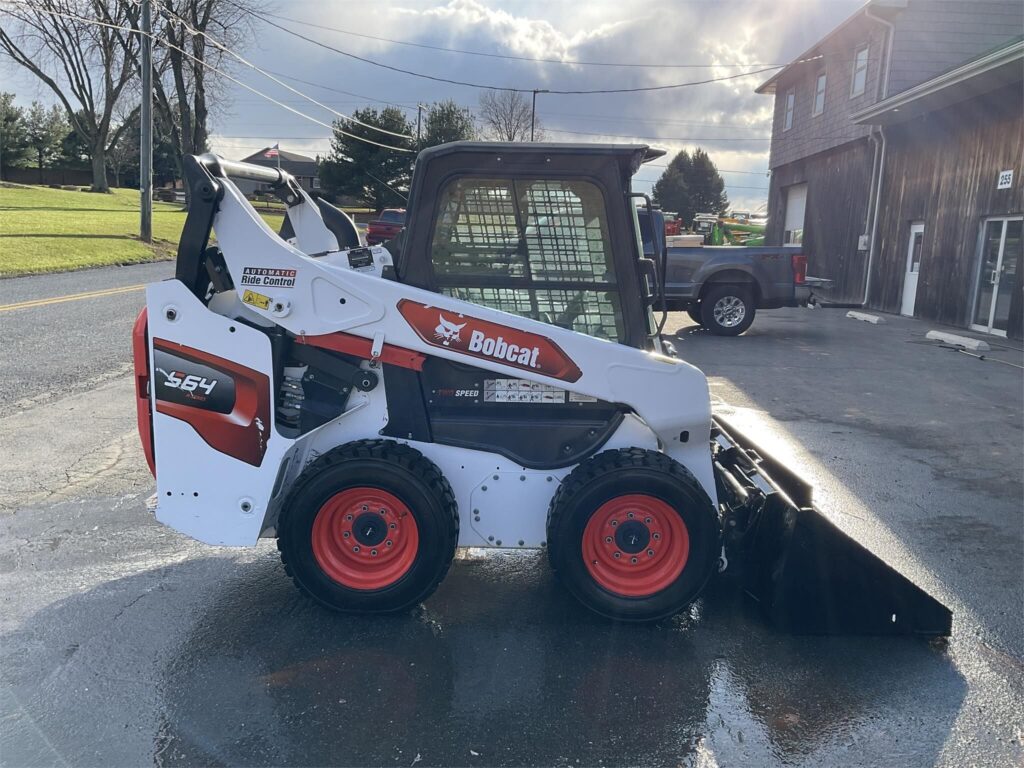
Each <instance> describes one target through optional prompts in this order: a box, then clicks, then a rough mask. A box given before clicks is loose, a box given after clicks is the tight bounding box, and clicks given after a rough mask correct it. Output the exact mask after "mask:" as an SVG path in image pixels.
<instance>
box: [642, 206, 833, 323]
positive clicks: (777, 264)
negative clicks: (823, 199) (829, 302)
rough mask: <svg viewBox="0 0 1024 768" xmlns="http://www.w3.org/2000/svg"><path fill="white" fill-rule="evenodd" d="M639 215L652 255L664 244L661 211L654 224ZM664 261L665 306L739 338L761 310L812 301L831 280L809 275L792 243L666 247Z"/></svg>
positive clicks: (646, 249)
mask: <svg viewBox="0 0 1024 768" xmlns="http://www.w3.org/2000/svg"><path fill="white" fill-rule="evenodd" d="M637 214H638V215H639V217H640V232H641V235H642V236H643V241H644V255H645V256H647V257H648V258H655V255H656V254H658V253H660V251H661V249H662V248H664V247H665V236H664V234H663V233H664V231H665V225H664V222H663V221H662V214H661V212H660V211H652V214H653V216H654V227H653V228H652V227H651V223H650V220H649V217H648V213H647V211H646V209H638V210H637ZM652 235H653V236H652ZM666 262H667V264H666V267H667V270H666V271H667V275H666V279H665V302H664V305H665V308H667V309H668V310H669V311H670V312H682V311H685V312H687V313H688V314H689V315H690V317H691V318H693V320H694V321H695V322H697V323H699V324H700V325H701V326H703V327H704V328H707V329H708V330H709V331H711V333H714V334H716V335H718V336H739V335H740V334H741V333H743V332H744V331H745V330H747V328H749V327H750V325H751V323H753V322H754V316H755V314H756V313H757V310H759V309H778V308H779V307H797V306H805V305H807V304H812V303H814V302H815V301H816V297H815V296H814V289H819V290H820V289H824V288H827V286H828V284H829V283H830V282H831V281H829V280H825V279H822V278H813V277H808V276H807V257H806V256H805V255H804V254H803V252H802V251H801V249H800V247H799V246H791V245H787V246H742V245H730V246H706V245H705V246H695V247H672V246H669V247H668V249H667V255H666ZM661 307H662V305H661V303H660V302H659V304H658V308H659V309H660V308H661Z"/></svg>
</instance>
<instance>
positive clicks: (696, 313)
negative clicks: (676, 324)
mask: <svg viewBox="0 0 1024 768" xmlns="http://www.w3.org/2000/svg"><path fill="white" fill-rule="evenodd" d="M686 314H688V315H689V316H690V319H691V320H693V322H695V323H696V324H697V325H703V324H704V321H703V320H701V319H700V304H699V303H697V304H690V305H689V306H688V307H687V308H686Z"/></svg>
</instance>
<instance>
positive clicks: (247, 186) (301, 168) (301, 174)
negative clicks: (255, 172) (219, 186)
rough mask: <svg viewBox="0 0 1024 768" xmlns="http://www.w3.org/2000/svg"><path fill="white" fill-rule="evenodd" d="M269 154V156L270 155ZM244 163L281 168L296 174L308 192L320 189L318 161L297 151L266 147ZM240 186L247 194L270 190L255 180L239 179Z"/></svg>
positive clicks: (244, 160) (245, 159)
mask: <svg viewBox="0 0 1024 768" xmlns="http://www.w3.org/2000/svg"><path fill="white" fill-rule="evenodd" d="M268 155H269V156H268ZM242 162H243V163H252V164H253V165H262V166H265V167H267V168H280V169H281V170H283V171H287V172H288V173H290V174H291V175H292V176H294V177H295V178H296V179H297V180H298V182H299V184H300V185H301V186H302V188H303V189H305V190H306V191H307V192H309V191H311V190H314V189H320V177H319V176H318V175H317V168H318V165H319V164H318V162H317V160H316V159H314V158H312V157H306V156H305V155H300V154H298V153H297V152H286V151H285V150H283V149H278V148H277V147H276V146H274V147H264V148H263V149H261V150H260V151H259V152H256V153H255V154H252V155H249V156H248V157H246V158H243V159H242ZM237 183H238V188H239V189H241V190H242V192H243V193H244V194H246V195H251V194H254V193H257V192H260V193H263V192H269V191H270V187H269V186H268V185H266V184H260V183H259V182H255V181H245V180H244V179H239V180H238V182H237Z"/></svg>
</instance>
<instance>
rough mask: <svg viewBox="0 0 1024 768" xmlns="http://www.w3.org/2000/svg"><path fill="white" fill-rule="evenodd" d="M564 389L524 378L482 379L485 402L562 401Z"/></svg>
mask: <svg viewBox="0 0 1024 768" xmlns="http://www.w3.org/2000/svg"><path fill="white" fill-rule="evenodd" d="M565 395H566V392H565V390H564V389H559V388H558V387H553V386H551V385H550V384H540V383H538V382H536V381H527V380H526V379H484V402H485V403H564V402H565Z"/></svg>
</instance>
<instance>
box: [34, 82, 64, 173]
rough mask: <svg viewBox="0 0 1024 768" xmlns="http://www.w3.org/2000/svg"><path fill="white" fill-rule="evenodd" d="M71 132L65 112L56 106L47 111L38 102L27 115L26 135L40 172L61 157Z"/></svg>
mask: <svg viewBox="0 0 1024 768" xmlns="http://www.w3.org/2000/svg"><path fill="white" fill-rule="evenodd" d="M70 130H71V125H70V124H69V123H68V121H67V120H66V119H65V117H64V110H63V109H61V108H60V107H58V106H56V105H54V106H52V107H50V109H47V108H46V107H44V106H43V105H42V104H40V103H39V102H38V101H33V102H32V106H31V107H29V108H28V111H27V112H26V113H25V135H26V138H27V139H28V145H29V147H30V148H31V150H32V153H33V156H34V159H35V162H36V168H38V169H39V171H40V174H39V175H40V181H42V170H43V168H44V166H47V165H51V164H52V161H53V160H54V159H55V158H57V157H58V156H59V155H60V151H61V144H62V142H63V140H64V137H65V136H66V135H67V134H68V132H69V131H70Z"/></svg>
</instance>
